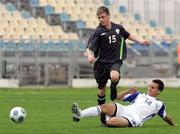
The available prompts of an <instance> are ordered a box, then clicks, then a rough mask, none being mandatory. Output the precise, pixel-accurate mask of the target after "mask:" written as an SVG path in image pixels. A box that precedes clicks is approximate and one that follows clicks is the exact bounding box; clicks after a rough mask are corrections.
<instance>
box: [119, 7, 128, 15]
mask: <svg viewBox="0 0 180 134" xmlns="http://www.w3.org/2000/svg"><path fill="white" fill-rule="evenodd" d="M119 12H120V13H122V14H124V13H126V12H127V9H126V7H125V6H119Z"/></svg>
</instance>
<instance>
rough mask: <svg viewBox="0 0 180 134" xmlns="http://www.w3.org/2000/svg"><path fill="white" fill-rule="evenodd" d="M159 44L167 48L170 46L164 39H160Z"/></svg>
mask: <svg viewBox="0 0 180 134" xmlns="http://www.w3.org/2000/svg"><path fill="white" fill-rule="evenodd" d="M161 45H162V46H163V47H164V48H166V49H169V47H170V44H169V43H168V42H166V41H165V40H163V41H161Z"/></svg>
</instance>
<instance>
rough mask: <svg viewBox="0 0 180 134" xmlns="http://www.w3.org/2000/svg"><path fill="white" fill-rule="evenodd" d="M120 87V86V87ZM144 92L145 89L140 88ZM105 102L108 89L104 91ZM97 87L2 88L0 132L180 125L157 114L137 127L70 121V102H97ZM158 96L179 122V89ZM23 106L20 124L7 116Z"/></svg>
mask: <svg viewBox="0 0 180 134" xmlns="http://www.w3.org/2000/svg"><path fill="white" fill-rule="evenodd" d="M121 90H123V89H121ZM143 91H145V90H143ZM106 98H107V102H110V101H109V90H107V96H106ZM96 99H97V89H68V88H64V89H50V88H49V89H38V90H37V89H29V88H28V89H23V88H21V89H1V90H0V134H116V133H121V134H132V133H137V134H144V133H145V134H165V133H171V134H179V133H180V127H179V126H177V127H171V126H168V125H167V124H166V123H165V122H164V121H162V119H160V118H159V117H158V116H156V117H155V118H153V119H151V120H150V121H148V122H146V123H145V124H144V126H143V127H140V128H103V127H100V123H99V118H98V117H93V118H86V119H82V120H81V121H80V122H78V123H75V122H72V115H71V111H70V108H71V105H72V103H73V102H77V103H79V104H80V107H82V108H86V107H89V106H94V105H96V104H97V102H96ZM159 99H160V100H162V101H164V102H165V104H166V108H167V112H168V114H169V115H171V117H172V118H173V119H174V121H175V122H176V123H177V124H180V116H179V115H180V106H179V104H178V103H179V102H180V90H177V89H176V90H175V89H168V90H165V91H164V92H163V93H162V94H161V95H160V96H159ZM14 106H22V107H24V108H25V110H26V112H27V117H26V119H25V121H24V122H23V123H19V124H16V123H14V122H12V121H11V120H10V119H9V111H10V109H11V108H12V107H14Z"/></svg>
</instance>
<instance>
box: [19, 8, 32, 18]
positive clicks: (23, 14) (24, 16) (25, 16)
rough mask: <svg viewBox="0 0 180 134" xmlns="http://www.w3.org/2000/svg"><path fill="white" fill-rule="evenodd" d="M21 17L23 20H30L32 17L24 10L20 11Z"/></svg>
mask: <svg viewBox="0 0 180 134" xmlns="http://www.w3.org/2000/svg"><path fill="white" fill-rule="evenodd" d="M21 16H22V17H23V18H24V19H30V18H32V15H31V14H30V12H28V11H25V10H22V11H21Z"/></svg>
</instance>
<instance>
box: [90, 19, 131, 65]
mask: <svg viewBox="0 0 180 134" xmlns="http://www.w3.org/2000/svg"><path fill="white" fill-rule="evenodd" d="M111 24H112V25H111V29H107V28H106V27H104V26H102V25H99V26H98V27H97V28H96V29H95V31H94V32H93V34H92V35H91V37H90V38H89V41H88V46H87V47H88V48H89V49H90V50H92V51H93V52H94V54H95V56H96V57H98V59H97V61H99V62H104V63H119V62H120V61H122V60H124V59H125V58H126V54H127V48H126V43H125V40H126V39H127V38H128V37H129V36H130V34H129V33H128V32H127V31H126V30H125V29H124V28H123V26H121V25H118V24H114V23H111Z"/></svg>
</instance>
